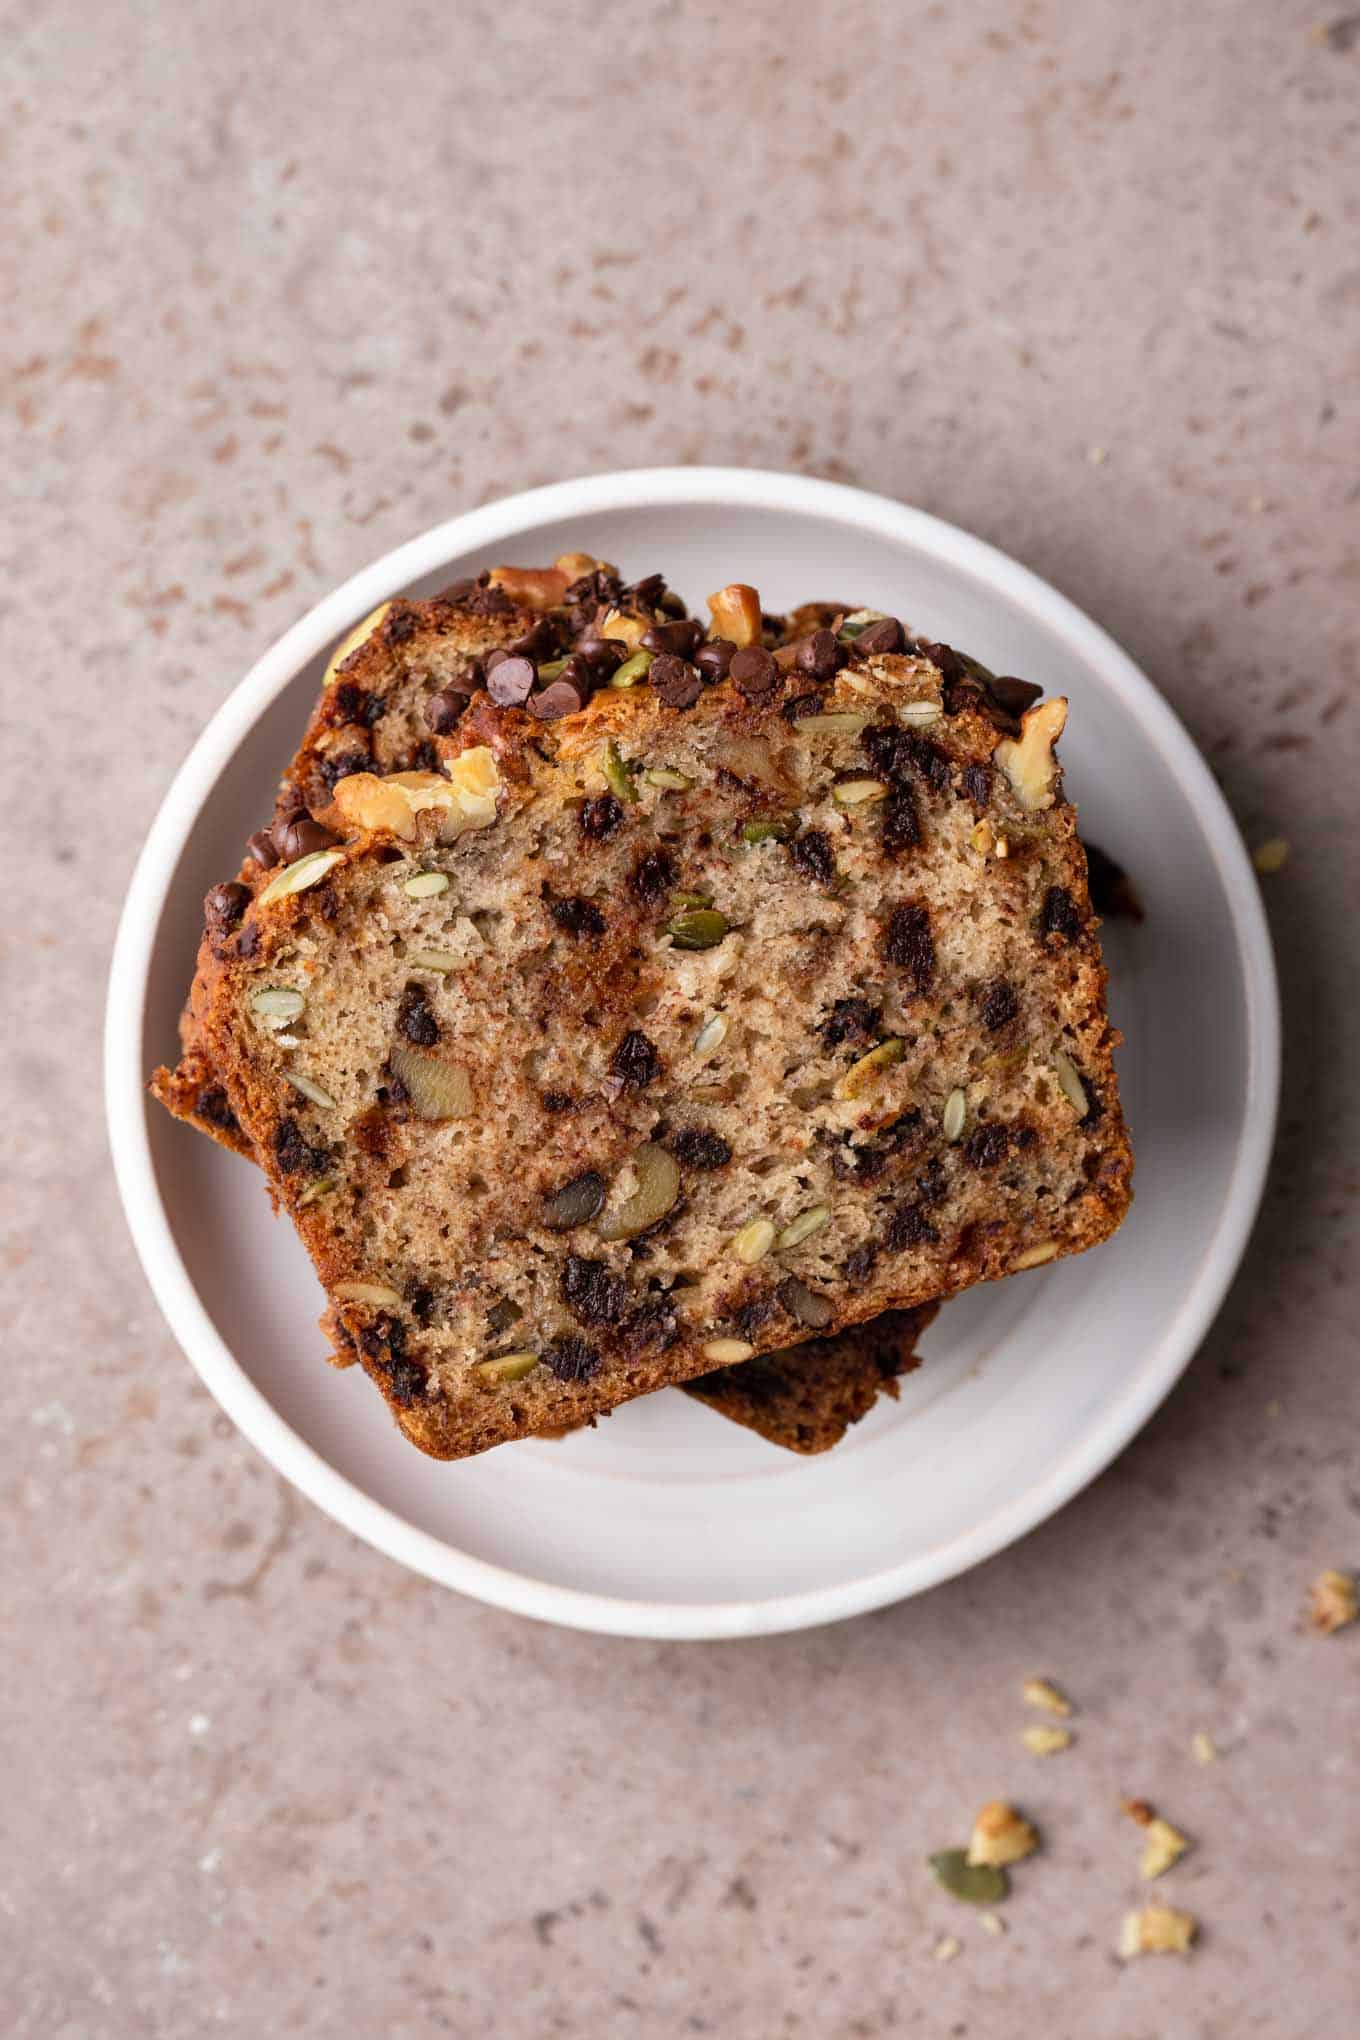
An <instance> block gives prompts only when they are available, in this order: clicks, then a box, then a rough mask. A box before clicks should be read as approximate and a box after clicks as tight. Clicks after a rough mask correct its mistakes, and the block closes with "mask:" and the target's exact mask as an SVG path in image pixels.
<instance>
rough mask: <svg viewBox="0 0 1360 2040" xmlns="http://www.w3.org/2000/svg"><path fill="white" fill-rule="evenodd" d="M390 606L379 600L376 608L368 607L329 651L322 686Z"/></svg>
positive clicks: (371, 630)
mask: <svg viewBox="0 0 1360 2040" xmlns="http://www.w3.org/2000/svg"><path fill="white" fill-rule="evenodd" d="M391 607H392V604H391V603H390V602H380V603H379V604H378V606H377V608H376V609H370V611H369V612H368V615H367V616H366V617H365V618H364V620H363V622H362V623H356V624H355V626H354V628H353V630H352V631H350V632H349V634H348V635H347V636H346V637H342V638H341V640H340V642H339V644H338V645H337V646H336V648H335V650H334V651H333V652H332V653H331V656H330V663H329V664H328V665H327V667H326V677H325V679H324V681H323V682H322V685H323V686H324V687H329V686H330V684H331V682H332V681H333V680H334V679H335V676H336V674H337V673H338V672H339V671H340V668H341V667H342V666H343V665H344V663H345V661H346V659H348V658H350V657H351V656H352V655H353V654H354V653H355V652H357V651H358V649H359V647H360V645H361V644H363V643H364V641H365V639H367V638H369V637H371V636H372V634H373V632H374V631H375V630H376V629H377V628H378V625H379V624H380V623H381V622H382V620H383V618H384V617H385V616H386V614H387V612H388V610H389V609H390V608H391Z"/></svg>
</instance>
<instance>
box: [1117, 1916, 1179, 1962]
mask: <svg viewBox="0 0 1360 2040" xmlns="http://www.w3.org/2000/svg"><path fill="white" fill-rule="evenodd" d="M1198 1932H1199V1921H1198V1920H1197V1919H1196V1918H1195V1916H1194V1914H1193V1913H1185V1912H1175V1911H1174V1910H1173V1909H1172V1907H1170V1906H1169V1905H1145V1906H1144V1907H1143V1909H1142V1911H1141V1912H1131V1913H1125V1915H1124V1926H1123V1930H1122V1932H1121V1933H1120V1936H1119V1952H1120V1954H1121V1955H1122V1956H1123V1957H1124V1959H1125V1961H1130V1960H1132V1958H1133V1957H1134V1956H1135V1955H1186V1954H1188V1953H1189V1950H1190V1944H1191V1942H1192V1941H1193V1940H1194V1938H1195V1936H1196V1934H1197V1933H1198Z"/></svg>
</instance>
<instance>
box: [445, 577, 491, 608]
mask: <svg viewBox="0 0 1360 2040" xmlns="http://www.w3.org/2000/svg"><path fill="white" fill-rule="evenodd" d="M480 586H481V583H480V582H479V581H478V580H476V579H475V578H474V577H473V576H471V575H465V576H464V578H463V579H462V580H461V581H450V582H449V585H448V587H447V588H441V589H440V591H439V593H438V594H437V595H436V596H435V597H434V600H435V601H436V602H451V603H453V604H454V605H455V606H456V605H458V604H461V603H464V602H466V601H467V599H468V597H469V596H470V595H475V594H476V592H477V590H478V588H479V587H480Z"/></svg>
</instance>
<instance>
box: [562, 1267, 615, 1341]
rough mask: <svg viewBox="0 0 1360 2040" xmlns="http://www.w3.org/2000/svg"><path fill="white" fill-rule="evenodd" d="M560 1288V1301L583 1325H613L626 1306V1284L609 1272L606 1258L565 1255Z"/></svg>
mask: <svg viewBox="0 0 1360 2040" xmlns="http://www.w3.org/2000/svg"><path fill="white" fill-rule="evenodd" d="M561 1289H562V1301H563V1303H565V1305H566V1306H567V1309H568V1310H569V1311H570V1312H571V1314H572V1316H573V1317H574V1318H576V1319H577V1320H578V1321H579V1323H581V1324H583V1325H616V1324H617V1323H618V1321H619V1319H620V1318H621V1317H622V1316H623V1314H624V1312H625V1311H626V1310H627V1308H628V1284H627V1282H626V1281H625V1280H624V1278H623V1276H622V1275H612V1274H611V1273H610V1271H609V1264H608V1262H607V1261H590V1260H587V1259H586V1258H585V1256H584V1255H582V1254H568V1255H567V1258H566V1263H565V1265H564V1267H563V1269H562V1281H561Z"/></svg>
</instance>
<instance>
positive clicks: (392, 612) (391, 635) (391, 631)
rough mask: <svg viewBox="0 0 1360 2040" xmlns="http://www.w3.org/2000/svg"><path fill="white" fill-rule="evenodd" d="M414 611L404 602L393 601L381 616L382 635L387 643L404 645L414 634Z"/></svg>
mask: <svg viewBox="0 0 1360 2040" xmlns="http://www.w3.org/2000/svg"><path fill="white" fill-rule="evenodd" d="M415 630H416V612H415V610H414V609H413V608H411V607H410V605H409V604H407V603H405V602H394V603H393V604H392V607H391V608H390V609H389V610H388V612H387V614H386V616H385V617H384V618H383V636H384V637H385V638H386V639H387V642H388V644H389V645H404V644H405V643H406V640H407V639H408V638H411V637H414V636H415Z"/></svg>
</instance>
